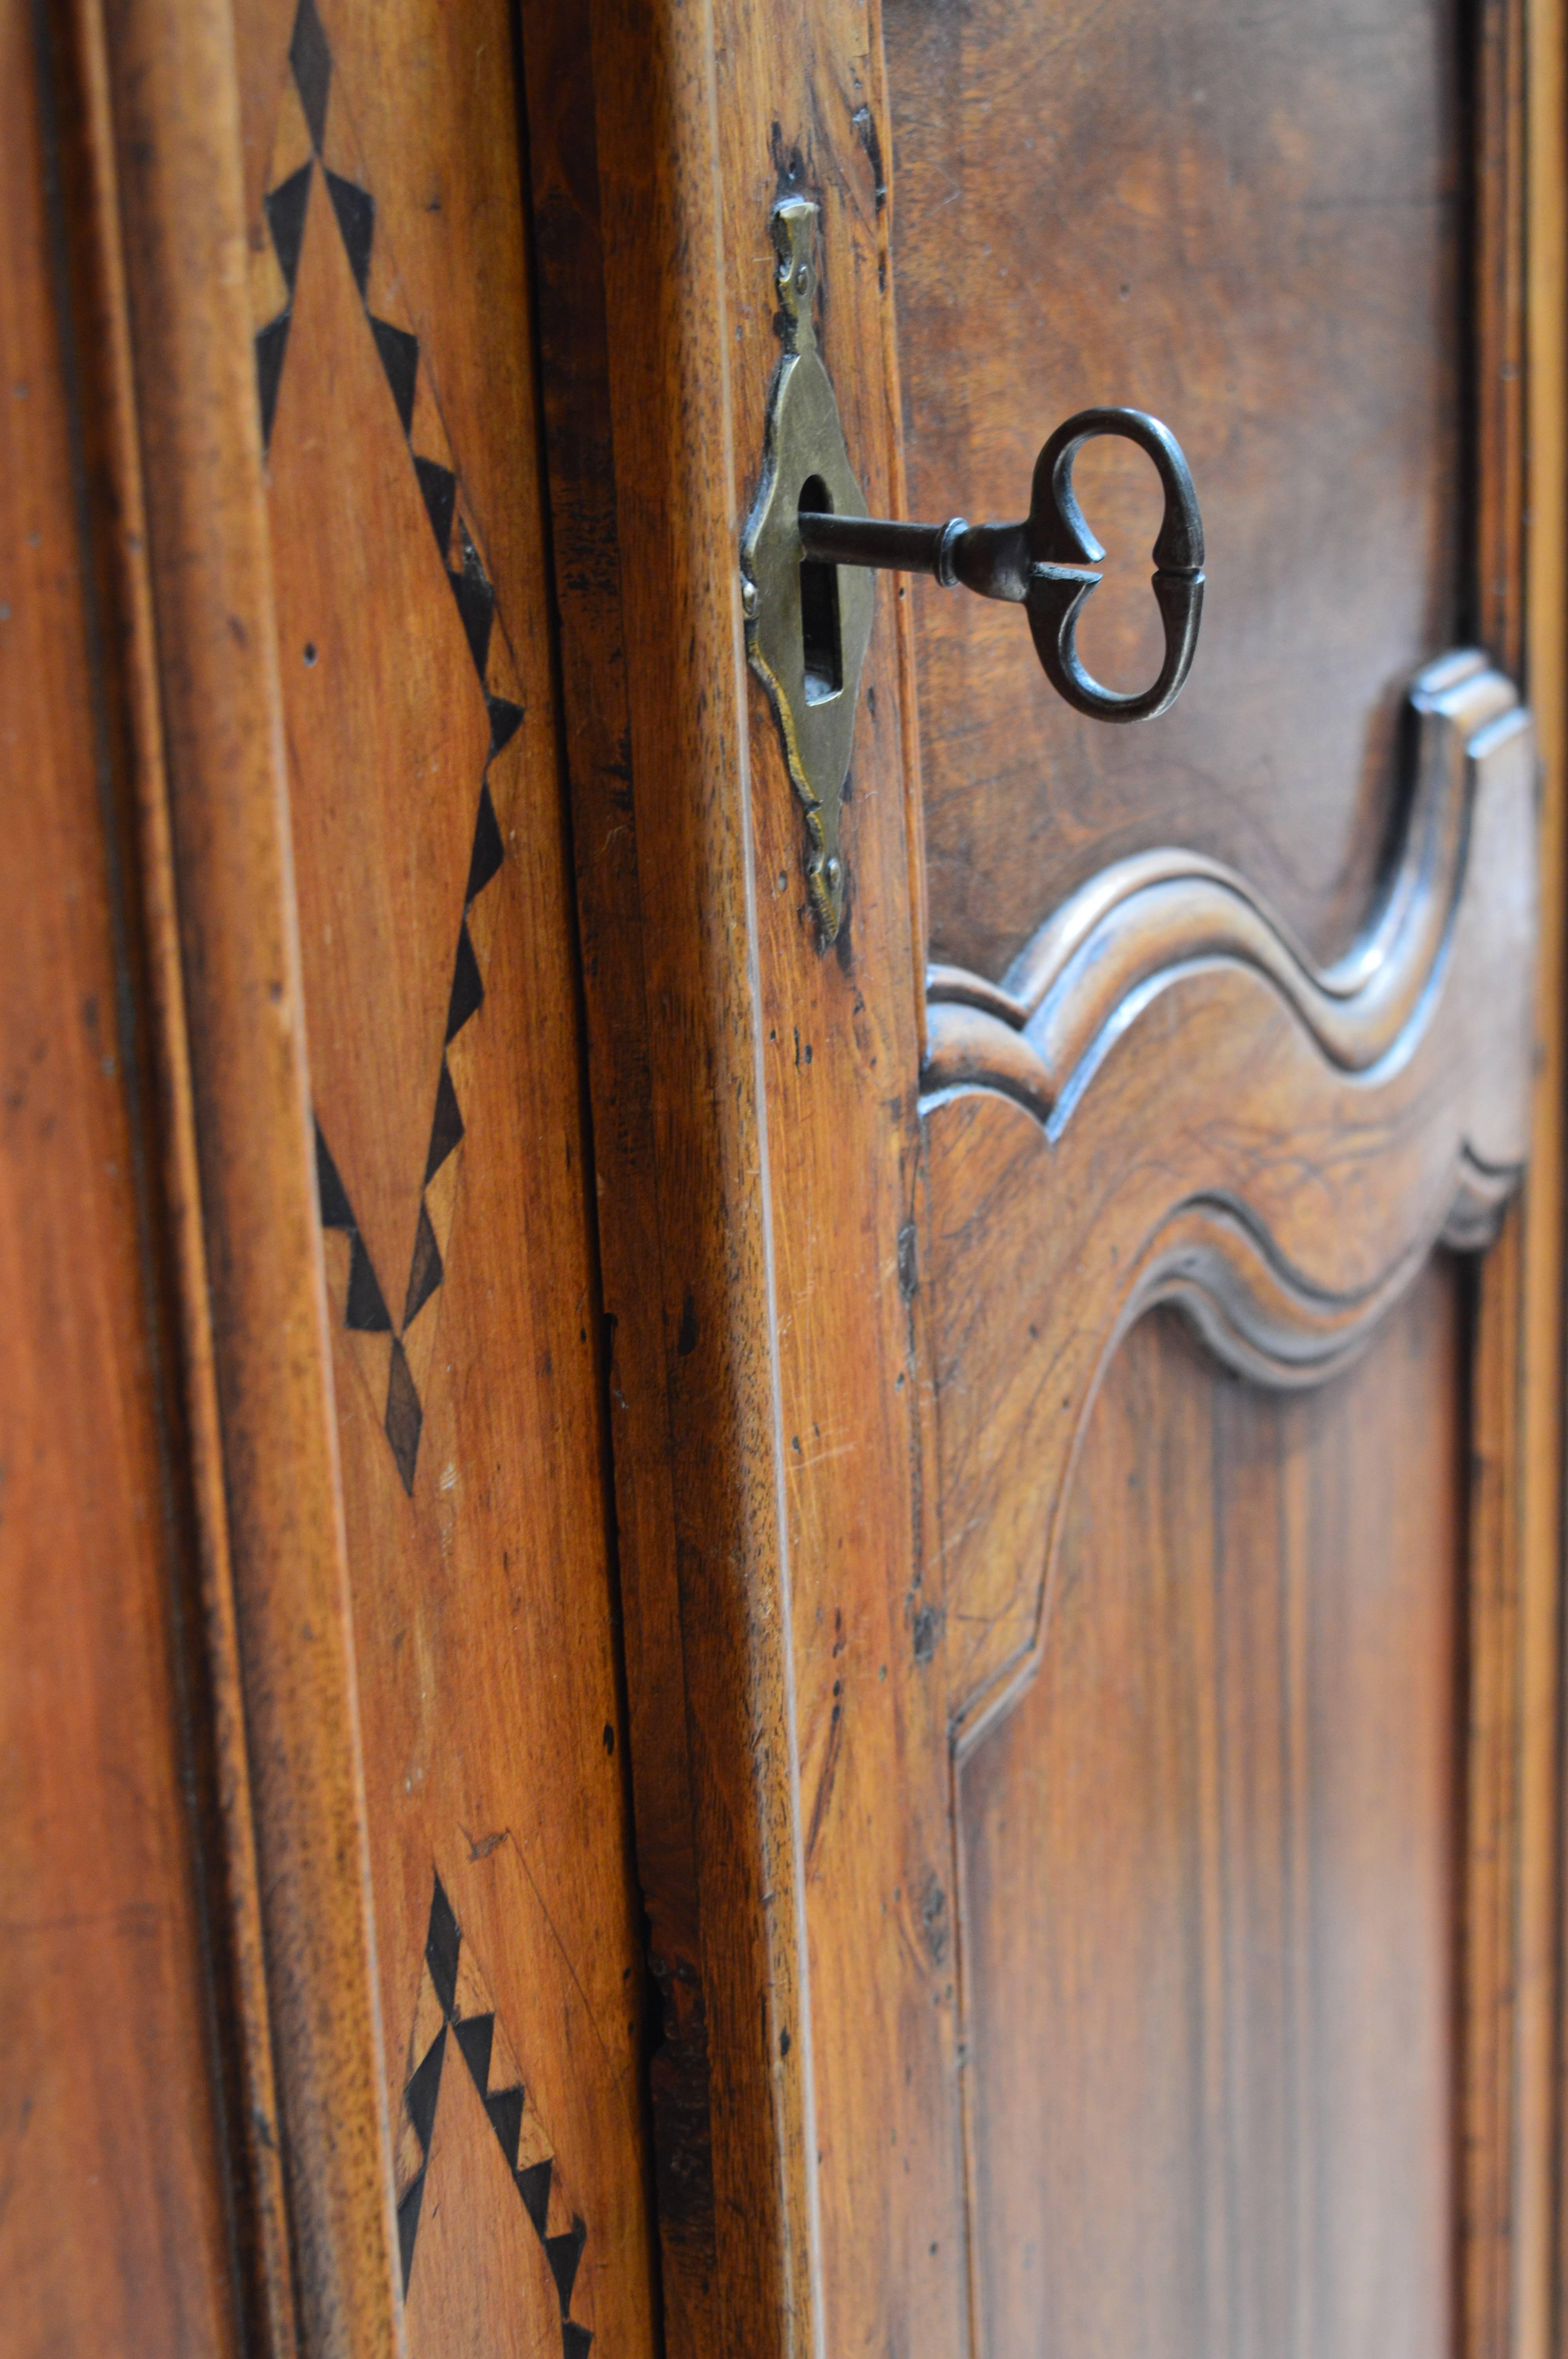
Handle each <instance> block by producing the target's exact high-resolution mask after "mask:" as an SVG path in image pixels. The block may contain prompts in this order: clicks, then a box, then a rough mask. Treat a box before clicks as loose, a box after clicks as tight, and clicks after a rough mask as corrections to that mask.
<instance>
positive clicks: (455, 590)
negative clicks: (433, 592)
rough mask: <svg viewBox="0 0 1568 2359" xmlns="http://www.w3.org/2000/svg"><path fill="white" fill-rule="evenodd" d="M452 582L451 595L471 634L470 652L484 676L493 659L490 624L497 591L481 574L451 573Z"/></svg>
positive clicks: (450, 579) (475, 667)
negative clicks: (491, 656)
mask: <svg viewBox="0 0 1568 2359" xmlns="http://www.w3.org/2000/svg"><path fill="white" fill-rule="evenodd" d="M447 579H448V581H449V582H450V583H451V585H452V595H453V597H454V598H455V599H456V600H457V602H458V612H459V614H460V615H461V616H462V618H463V628H464V630H465V631H466V632H467V633H468V639H469V653H470V655H471V656H472V658H473V661H474V669H475V670H476V671H477V672H478V674H479V676H480V678H481V679H483V678H484V668H485V666H486V664H487V663H488V662H489V661H490V626H491V624H492V622H493V620H494V618H495V592H494V591H493V590H492V588H491V586H490V584H489V582H487V581H486V580H485V578H484V576H483V574H482V573H451V572H449V573H448V575H447Z"/></svg>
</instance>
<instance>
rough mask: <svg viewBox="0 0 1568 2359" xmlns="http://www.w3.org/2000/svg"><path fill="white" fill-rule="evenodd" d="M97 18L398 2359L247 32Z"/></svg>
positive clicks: (189, 769) (274, 1581)
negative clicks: (291, 811) (302, 967)
mask: <svg viewBox="0 0 1568 2359" xmlns="http://www.w3.org/2000/svg"><path fill="white" fill-rule="evenodd" d="M102 22H103V52H104V57H105V60H106V63H107V80H108V86H109V99H110V104H111V106H112V109H113V113H114V130H115V153H116V160H117V168H118V176H119V189H120V238H121V242H122V249H123V255H124V276H125V287H126V293H127V305H128V314H129V342H130V347H131V355H132V365H133V368H134V372H135V389H136V393H137V395H138V396H139V408H138V418H137V435H138V440H139V456H140V462H141V469H142V476H143V482H144V484H145V491H146V517H147V547H148V551H149V559H150V563H149V575H150V582H151V590H152V605H153V614H154V624H155V628H156V632H157V666H158V690H159V696H160V701H161V710H162V718H163V730H164V751H165V761H166V775H167V781H168V799H167V817H168V848H169V870H168V888H167V889H168V896H169V900H170V904H171V908H172V909H173V911H174V912H176V913H177V917H178V940H179V951H180V963H181V969H182V980H183V989H184V1003H185V1008H186V1015H187V1039H188V1044H189V1077H190V1094H191V1106H192V1111H193V1117H194V1119H193V1136H194V1148H195V1160H196V1164H197V1167H198V1172H199V1180H200V1202H201V1227H202V1236H203V1243H204V1248H205V1256H206V1266H207V1272H208V1299H209V1302H210V1307H211V1322H210V1329H209V1332H210V1337H211V1367H212V1374H213V1379H214V1386H215V1396H216V1408H217V1425H218V1434H217V1437H216V1438H217V1440H219V1441H220V1442H221V1447H222V1488H223V1495H224V1503H225V1506H226V1513H227V1527H228V1534H229V1541H230V1551H231V1560H232V1573H233V1593H234V1604H235V1624H236V1631H237V1638H238V1649H239V1658H240V1662H241V1665H242V1669H243V1706H244V1718H245V1734H246V1749H247V1753H248V1757H249V1763H250V1772H251V1783H252V1792H253V1795H254V1813H255V1842H256V1852H257V1858H258V1864H259V1869H260V1889H261V1921H262V1934H263V1939H264V1941H265V1972H266V1984H267V1990H268V1994H269V1998H270V2005H271V2018H272V2032H273V2045H274V2049H275V2054H276V2071H277V2084H278V2094H279V2100H280V2103H279V2114H280V2121H281V2130H282V2136H281V2140H280V2145H281V2151H282V2162H283V2172H284V2178H285V2181H286V2184H287V2191H288V2201H289V2211H290V2220H289V2231H290V2244H291V2246H292V2251H293V2256H294V2260H295V2266H296V2273H297V2274H296V2295H297V2315H298V2324H299V2339H300V2343H301V2345H302V2347H303V2348H304V2350H306V2351H307V2352H308V2353H310V2354H328V2353H330V2354H355V2359H359V2355H360V2354H363V2359H371V2354H377V2359H384V2354H400V2353H401V2352H402V2350H403V2343H404V2338H403V2329H402V2316H401V2303H400V2299H399V2296H398V2290H397V2273H396V2250H397V2245H396V2229H395V2219H394V2216H393V2210H392V2170H391V2141H390V2134H389V2125H388V2117H387V2104H386V2094H385V2088H386V2082H385V2072H384V2062H383V2042H382V2030H381V2022H380V2013H379V1999H378V1995H377V1989H376V1981H375V1972H374V1934H373V1919H372V1909H371V1896H370V1886H369V1861H368V1850H367V1843H366V1829H365V1808H364V1795H363V1790H362V1769H361V1762H360V1749H359V1728H358V1703H357V1695H356V1690H355V1681H354V1671H353V1658H352V1647H351V1630H350V1621H349V1590H348V1578H347V1560H346V1550H345V1545H344V1537H343V1524H342V1507H341V1495H340V1485H339V1477H338V1467H337V1456H336V1439H335V1430H334V1427H333V1423H332V1414H331V1377H330V1357H329V1343H328V1327H327V1313H326V1298H325V1287H324V1279H323V1271H322V1263H321V1247H320V1236H319V1223H318V1220H317V1212H316V1206H315V1199H314V1176H313V1162H312V1157H311V1144H310V1131H309V1116H308V1091H307V1080H306V1061H305V1043H304V1036H303V1022H302V1011H301V995H300V981H299V953H298V942H297V919H296V912H295V908H294V900H293V873H292V860H291V853H290V848H289V830H288V810H287V780H286V773H285V767H284V760H283V742H282V727H281V712H280V704H279V693H278V682H277V661H276V643H275V619H274V614H275V610H274V604H273V589H272V574H271V560H270V551H269V545H268V538H267V524H266V514H265V499H264V495H263V483H262V473H261V445H260V431H259V423H258V419H257V408H256V391H255V382H254V362H253V355H252V349H251V322H250V318H249V311H248V305H247V301H246V268H245V253H246V250H245V238H244V223H243V196H242V186H241V173H240V161H239V138H240V132H239V111H238V97H237V91H236V84H235V71H234V58H233V33H232V22H231V20H230V17H229V14H228V11H227V9H226V7H225V6H224V5H222V0H107V5H105V6H104V7H103V18H102ZM154 849H155V851H156V846H155V847H154ZM185 1311H186V1316H187V1319H188V1320H189V1319H191V1318H192V1317H195V1318H197V1319H199V1320H203V1321H204V1319H205V1309H204V1306H203V1305H202V1304H201V1303H200V1298H199V1297H196V1298H191V1297H188V1298H187V1300H186V1303H185ZM204 1348H205V1346H203V1345H198V1346H197V1350H198V1353H200V1351H201V1350H202V1349H204ZM209 1471H210V1470H209Z"/></svg>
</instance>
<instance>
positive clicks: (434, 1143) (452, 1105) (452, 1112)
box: [425, 1057, 463, 1187]
mask: <svg viewBox="0 0 1568 2359" xmlns="http://www.w3.org/2000/svg"><path fill="white" fill-rule="evenodd" d="M462 1136H463V1110H462V1108H461V1106H460V1105H459V1103H458V1093H457V1091H456V1090H455V1089H454V1088H453V1086H452V1077H451V1075H450V1073H449V1071H447V1060H446V1059H445V1057H443V1058H442V1060H441V1078H440V1080H439V1081H438V1082H437V1084H436V1119H435V1121H434V1122H433V1123H432V1124H431V1125H430V1154H429V1158H428V1160H427V1163H426V1165H425V1185H426V1187H428V1186H429V1184H430V1182H431V1180H433V1179H434V1178H435V1176H436V1174H437V1172H438V1170H439V1169H440V1168H441V1166H442V1164H443V1163H444V1162H445V1161H446V1159H447V1158H448V1156H449V1155H450V1153H451V1152H452V1149H453V1148H454V1147H460V1146H461V1144H462Z"/></svg>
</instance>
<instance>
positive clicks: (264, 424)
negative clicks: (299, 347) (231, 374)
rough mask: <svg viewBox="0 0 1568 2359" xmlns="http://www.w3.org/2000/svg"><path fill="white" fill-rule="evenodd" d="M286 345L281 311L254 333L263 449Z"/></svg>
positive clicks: (269, 436)
mask: <svg viewBox="0 0 1568 2359" xmlns="http://www.w3.org/2000/svg"><path fill="white" fill-rule="evenodd" d="M287 342H288V313H287V311H280V312H279V313H278V315H277V317H276V320H269V321H267V323H266V325H265V328H258V329H257V330H256V393H257V397H258V398H259V400H260V404H261V436H262V449H263V450H264V451H265V449H266V446H267V444H268V443H269V442H270V441H271V440H272V421H273V417H274V413H275V412H276V408H277V388H278V384H279V381H280V379H281V378H282V375H283V353H284V347H285V345H286V344H287Z"/></svg>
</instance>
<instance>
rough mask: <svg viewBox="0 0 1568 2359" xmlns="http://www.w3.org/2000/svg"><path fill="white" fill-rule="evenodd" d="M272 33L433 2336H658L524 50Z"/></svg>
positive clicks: (282, 508) (404, 2056)
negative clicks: (541, 430) (538, 384)
mask: <svg viewBox="0 0 1568 2359" xmlns="http://www.w3.org/2000/svg"><path fill="white" fill-rule="evenodd" d="M238 13H239V16H240V18H241V19H242V20H243V41H242V54H243V56H244V58H245V59H246V60H247V61H248V62H247V66H246V71H247V73H248V74H250V75H251V76H253V77H254V86H253V87H252V88H251V89H250V90H248V91H247V92H245V93H244V102H245V104H246V107H247V109H248V111H249V114H250V115H251V118H252V120H253V124H254V126H255V130H254V136H255V137H256V138H257V139H258V140H262V139H265V144H266V148H267V160H266V163H265V168H263V170H262V172H261V174H260V178H259V181H258V182H257V184H256V185H255V188H254V195H253V198H252V203H251V212H250V215H249V219H248V223H247V229H248V235H249V261H250V274H251V280H250V283H251V303H252V310H251V319H250V323H249V324H250V327H251V329H252V330H253V331H254V338H255V342H254V351H255V355H256V364H257V368H258V376H259V379H260V382H261V384H262V386H263V388H264V399H265V423H266V425H267V429H268V431H267V442H266V471H265V472H266V487H267V499H268V510H269V521H270V525H271V540H272V549H273V572H274V582H275V596H276V616H277V637H278V645H279V649H280V659H281V673H282V712H283V722H284V734H285V739H286V745H287V770H288V787H289V803H290V814H291V820H292V826H293V838H294V846H295V860H296V885H297V907H298V912H299V925H300V935H301V944H302V965H303V983H304V1002H305V1014H306V1020H307V1024H308V1034H309V1041H310V1093H311V1104H312V1114H313V1118H314V1122H315V1125H316V1129H317V1133H318V1136H319V1141H320V1143H321V1158H322V1159H321V1163H320V1180H321V1216H322V1221H323V1223H324V1231H325V1234H324V1247H325V1253H326V1260H327V1277H328V1300H329V1306H330V1321H331V1329H332V1356H333V1384H334V1401H335V1408H336V1420H337V1430H338V1443H339V1450H340V1453H341V1464H342V1479H343V1492H344V1504H345V1516H346V1528H347V1542H348V1562H349V1574H350V1583H351V1593H352V1604H353V1631H354V1648H355V1672H356V1678H357V1681H358V1689H359V1696H360V1710H361V1722H362V1748H363V1762H364V1776H365V1784H366V1798H367V1817H368V1832H369V1854H370V1867H371V1888H372V1892H373V1901H374V1909H375V1927H376V1967H377V1973H378V1985H379V1997H380V2004H381V2008H382V2012H383V2015H384V2020H385V2023H386V2025H387V2041H386V2058H385V2071H384V2090H385V2099H386V2103H387V2104H388V2107H389V2110H390V2113H391V2116H392V2122H393V2127H394V2158H393V2174H392V2175H393V2187H394V2192H395V2200H396V2204H397V2220H398V2231H399V2240H400V2242H399V2257H400V2262H401V2274H402V2277H403V2282H404V2288H405V2305H404V2306H405V2310H406V2332H407V2340H408V2347H409V2351H410V2353H411V2354H413V2359H438V2355H439V2354H447V2353H452V2354H458V2353H467V2352H469V2351H470V2350H471V2349H473V2348H474V2347H475V2344H476V2340H477V2342H478V2343H481V2344H482V2345H484V2346H485V2347H489V2346H490V2344H491V2343H493V2342H494V2341H495V2339H496V2337H497V2336H505V2335H510V2336H512V2337H513V2338H514V2340H515V2342H516V2343H517V2347H519V2348H520V2349H526V2350H529V2351H533V2350H535V2349H536V2350H538V2351H540V2352H548V2353H550V2354H558V2353H559V2352H560V2351H561V2350H562V2348H563V2344H564V2347H565V2349H566V2350H567V2352H568V2359H578V2354H579V2353H580V2352H581V2351H583V2350H585V2349H586V2348H587V2345H588V2341H589V2338H592V2340H593V2341H594V2343H595V2344H596V2346H598V2347H601V2348H604V2349H606V2350H612V2351H617V2352H624V2353H628V2354H639V2353H642V2354H651V2353H652V2352H653V2351H654V2348H655V2347H656V2337H657V2332H658V2328H657V2320H656V2315H655V2305H654V2288H653V2274H652V2271H653V2263H652V2256H651V2252H650V2241H651V2240H650V2223H649V2219H648V2207H647V2190H646V2178H647V2166H646V2154H645V2146H644V2129H643V2087H642V2073H641V2065H642V2049H643V1960H642V1956H641V1953H640V1943H639V1938H638V1931H639V1929H638V1923H637V1917H636V1912H635V1905H634V1888H633V1878H632V1874H631V1857H630V1824H629V1810H628V1798H627V1769H626V1760H627V1756H626V1746H625V1727H624V1721H623V1714H622V1705H621V1701H620V1696H619V1692H618V1688H619V1680H618V1665H617V1660H616V1651H615V1624H616V1590H615V1579H614V1567H613V1560H612V1555H611V1523H610V1517H609V1512H608V1502H607V1498H606V1484H605V1478H606V1436H605V1431H604V1424H603V1408H602V1401H603V1392H602V1370H601V1365H600V1309H599V1286H598V1272H597V1269H596V1266H595V1258H594V1254H593V1247H592V1236H591V1230H590V1212H589V1203H590V1198H589V1188H590V1185H591V1177H590V1165H589V1158H588V1139H587V1133H586V1124H585V1121H584V1107H583V1092H582V1038H581V1031H580V1020H579V1004H578V993H577V980H576V973H575V966H576V946H575V942H574V939H573V928H572V912H571V897H570V881H569V866H568V837H567V826H566V813H565V810H564V808H563V798H562V795H561V790H560V770H559V749H558V742H557V699H556V692H555V687H554V681H553V677H552V649H551V646H550V639H549V633H548V607H547V603H546V600H545V598H544V597H543V596H542V594H541V584H542V582H543V579H544V565H545V558H544V517H543V504H542V499H541V495H540V486H539V482H538V475H537V458H536V451H537V443H536V424H535V392H534V384H533V376H532V366H531V357H530V352H529V338H528V321H529V313H530V302H531V297H530V290H529V282H528V276H527V264H526V257H525V250H524V189H523V186H522V181H521V159H520V153H519V144H518V139H517V129H516V91H515V86H514V82H513V80H512V73H513V49H512V35H511V30H510V26H509V19H508V15H507V11H506V9H505V8H504V7H503V6H502V5H493V6H486V7H484V8H482V9H469V10H465V11H461V12H456V13H454V12H451V11H449V10H445V9H443V8H440V7H438V6H435V5H406V6H404V7H400V8H399V9H397V10H395V11H393V12H390V13H389V12H388V11H386V10H385V9H383V8H380V7H376V6H373V5H363V4H362V0H319V8H312V7H301V8H299V9H298V11H297V13H296V14H295V15H294V16H292V18H291V20H290V21H289V22H287V23H285V24H284V25H282V26H281V27H279V26H278V25H277V24H276V21H275V19H274V16H273V15H272V13H271V12H270V11H269V10H268V9H267V8H266V7H265V6H262V7H258V8H256V9H255V10H254V12H252V11H250V10H249V9H247V8H246V7H242V8H241V9H240V10H239V12H238ZM268 38H270V39H271V41H272V43H273V47H272V48H271V49H270V50H269V49H267V47H266V42H267V39H268ZM264 100H265V104H264ZM280 323H281V324H280ZM443 1927H446V1928H447V1929H448V1930H447V1932H445V1933H443V1931H442V1928H443ZM448 1942H449V1943H450V1944H451V1945H453V1954H454V1955H455V1956H456V1959H457V1961H458V1963H457V1965H456V1967H455V1969H454V1970H453V1971H452V1973H450V1974H449V1975H445V1977H444V1970H438V1966H437V1964H436V1963H434V1962H433V1961H435V1960H436V1959H437V1958H438V1957H444V1956H446V1955H447V1948H446V1946H444V1945H445V1944H447V1943H448ZM519 2174H521V2176H519Z"/></svg>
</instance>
